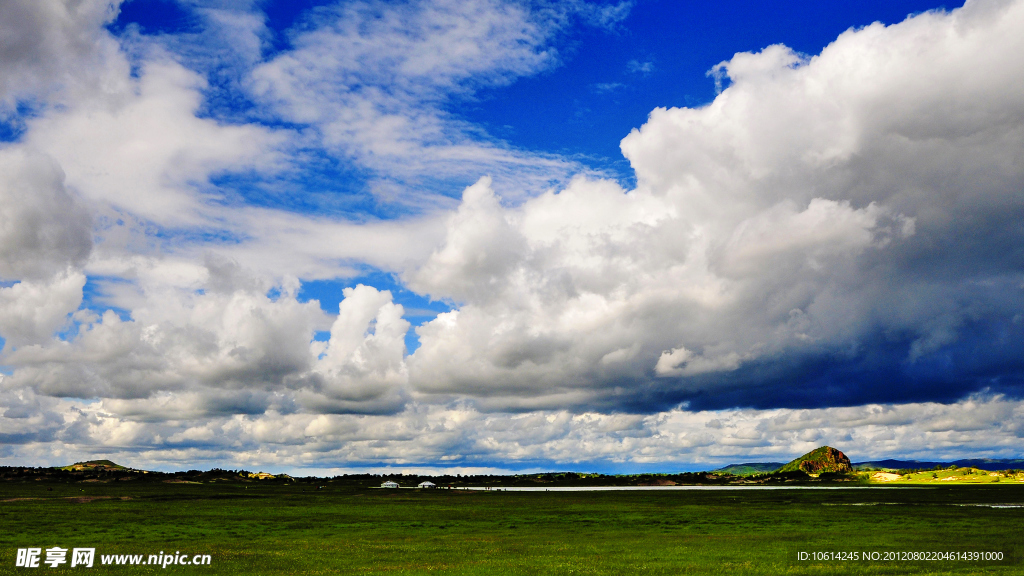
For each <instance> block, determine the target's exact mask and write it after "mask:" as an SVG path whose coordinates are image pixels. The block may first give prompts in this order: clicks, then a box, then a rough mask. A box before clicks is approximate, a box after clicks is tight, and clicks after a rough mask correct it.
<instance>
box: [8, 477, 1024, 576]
mask: <svg viewBox="0 0 1024 576" xmlns="http://www.w3.org/2000/svg"><path fill="white" fill-rule="evenodd" d="M0 490H2V492H0V501H2V502H0V574H33V573H40V574H65V573H70V574H110V573H117V574H152V573H165V574H166V573H178V574H198V573H202V574H259V575H273V574H480V575H501V574H523V575H534V574H566V575H569V574H609V575H631V574H730V575H732V574H837V573H841V574H894V575H895V574H1020V573H1024V563H1020V562H1016V559H1017V558H1021V555H1022V554H1024V544H1022V536H1021V535H1022V534H1024V508H1016V507H1008V508H998V507H996V508H993V507H991V505H1010V506H1015V505H1024V486H1020V485H1015V484H1009V483H1005V484H988V485H972V486H921V487H907V488H900V487H872V488H860V489H843V490H756V489H755V490H701V491H697V490H694V491H689V490H687V491H671V492H668V491H665V492H662V491H636V492H494V491H491V492H483V491H461V490H459V491H456V490H451V491H450V490H434V491H421V490H412V489H401V490H382V489H379V488H370V487H355V486H336V485H331V484H328V485H327V488H325V489H322V490H317V489H315V487H314V486H312V485H309V484H302V483H291V484H289V483H269V482H268V483H260V482H254V483H248V484H242V483H213V484H166V483H143V482H137V483H136V482H124V483H109V484H98V483H97V484H82V483H56V482H52V483H51V482H20V483H19V482H9V483H4V484H0ZM52 546H60V547H62V548H68V549H71V548H74V547H95V548H96V550H97V551H96V554H97V556H96V560H95V565H94V567H93V568H83V567H76V568H69V567H68V565H67V564H65V565H64V566H62V567H60V568H57V569H53V568H50V567H49V566H43V565H41V566H40V567H39V568H35V569H32V568H16V567H15V554H16V550H17V549H18V548H24V547H41V548H44V549H45V548H48V547H52ZM161 551H162V552H169V553H174V552H175V551H181V552H183V553H187V554H189V555H192V554H210V555H211V565H209V566H168V567H167V568H161V567H159V566H146V565H143V566H101V565H100V563H101V561H100V556H101V555H110V554H141V555H144V556H147V555H149V554H158V553H160V552H161ZM799 551H808V552H813V551H824V552H854V551H858V552H861V553H863V552H869V551H875V552H887V551H889V552H891V551H896V552H930V551H955V552H972V551H974V552H986V551H987V552H1002V553H1003V554H1004V555H1005V557H1006V558H1007V559H1008V561H1004V562H1002V563H992V562H964V561H929V562H909V561H888V562H886V561H877V562H863V561H857V562H798V561H796V557H797V556H796V554H797V552H799ZM44 559H45V552H44Z"/></svg>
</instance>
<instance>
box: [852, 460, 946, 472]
mask: <svg viewBox="0 0 1024 576" xmlns="http://www.w3.org/2000/svg"><path fill="white" fill-rule="evenodd" d="M936 466H939V467H941V468H946V467H947V466H949V464H947V463H946V462H926V461H922V460H871V461H870V462H857V463H855V464H854V465H853V469H854V470H869V469H874V470H923V469H925V468H935V467H936Z"/></svg>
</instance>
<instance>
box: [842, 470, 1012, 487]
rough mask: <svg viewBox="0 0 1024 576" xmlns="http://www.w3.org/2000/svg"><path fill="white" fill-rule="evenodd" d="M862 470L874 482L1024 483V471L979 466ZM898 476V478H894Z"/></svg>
mask: <svg viewBox="0 0 1024 576" xmlns="http://www.w3.org/2000/svg"><path fill="white" fill-rule="evenodd" d="M886 474H887V473H885V472H883V473H881V474H879V473H878V472H861V473H860V475H861V476H867V477H868V478H870V479H871V480H870V481H871V483H872V484H878V483H883V484H892V485H899V484H1000V483H1001V484H1024V472H1019V471H1008V470H1003V471H999V472H991V471H989V470H980V469H978V468H944V469H940V470H922V471H894V472H891V473H889V476H888V477H887V476H886ZM892 476H898V478H892Z"/></svg>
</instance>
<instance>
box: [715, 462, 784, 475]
mask: <svg viewBox="0 0 1024 576" xmlns="http://www.w3.org/2000/svg"><path fill="white" fill-rule="evenodd" d="M782 465H783V463H782V462H747V463H745V464H729V465H728V466H724V467H722V468H719V469H718V470H712V471H711V472H712V473H715V474H732V475H733V476H752V475H754V474H764V473H765V472H774V471H776V470H778V469H779V468H780V467H781V466H782Z"/></svg>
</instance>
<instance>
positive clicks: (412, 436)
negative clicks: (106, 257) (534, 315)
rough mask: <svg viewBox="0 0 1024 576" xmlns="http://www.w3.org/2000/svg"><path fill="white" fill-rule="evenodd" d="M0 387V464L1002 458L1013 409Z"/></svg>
mask: <svg viewBox="0 0 1024 576" xmlns="http://www.w3.org/2000/svg"><path fill="white" fill-rule="evenodd" d="M0 394H3V401H4V402H5V405H8V406H10V408H9V409H8V414H6V415H3V414H0V437H2V438H4V440H5V441H6V442H7V446H6V447H5V450H4V452H3V453H0V460H3V461H7V462H16V463H18V464H25V463H26V462H31V463H35V464H66V463H68V462H71V461H73V460H80V459H81V458H82V457H83V456H82V454H97V455H100V454H101V455H104V456H106V457H112V458H113V459H114V460H115V461H117V462H119V463H122V464H127V465H131V466H137V467H142V468H163V469H182V468H183V467H186V466H187V467H210V466H214V465H216V466H221V467H229V468H234V467H245V468H249V469H254V468H259V469H264V470H267V469H270V470H273V471H288V472H293V471H295V472H303V471H305V472H303V473H311V472H310V470H313V471H315V470H324V469H331V468H337V467H342V468H344V469H346V470H347V471H358V470H359V469H360V467H362V466H369V467H371V468H370V469H371V470H375V469H379V468H382V467H399V468H420V467H423V466H424V465H427V467H432V468H436V467H437V464H440V465H442V466H444V467H445V468H446V469H447V468H449V467H453V468H458V469H467V468H479V467H481V466H487V465H488V463H490V462H495V461H498V462H502V463H503V465H504V466H505V467H506V468H505V470H504V471H509V470H517V469H523V468H534V469H538V468H539V469H550V468H551V467H554V466H557V467H560V468H569V469H575V470H580V471H589V470H593V469H595V468H598V469H600V468H605V469H607V467H609V466H616V465H618V466H621V467H625V468H629V467H630V466H636V465H642V464H653V463H661V464H662V465H664V466H672V465H673V463H681V464H684V465H690V466H695V467H698V468H705V469H708V468H714V467H718V466H721V465H724V464H728V463H735V462H750V461H787V460H789V459H792V458H794V457H796V456H799V455H800V454H803V453H804V452H806V451H808V450H811V449H813V448H815V447H817V446H819V445H822V444H828V445H831V446H834V447H837V448H839V449H840V450H843V451H844V452H846V453H847V455H849V456H850V458H851V459H853V460H854V461H858V460H867V459H880V458H886V457H898V458H916V459H921V460H942V459H948V460H952V459H957V458H962V457H965V456H970V457H1015V456H1018V455H1019V454H1018V453H1017V451H1016V450H1017V445H1018V444H1019V442H1020V434H1021V430H1020V426H1019V422H1020V421H1021V417H1022V416H1024V407H1022V405H1021V402H1019V401H1014V400H1009V399H1007V398H1003V397H999V396H979V397H972V398H968V399H965V400H962V401H960V402H957V403H954V404H936V403H912V404H903V405H880V404H871V405H864V406H856V407H847V408H827V409H818V410H791V409H776V410H724V411H703V412H692V411H686V410H678V409H675V410H669V411H666V412H663V413H660V414H655V415H648V416H643V415H632V414H601V413H594V412H583V413H572V412H569V411H562V410H554V411H538V412H529V413H523V414H517V415H508V414H488V413H482V412H479V411H477V410H474V409H472V408H470V407H467V406H465V405H462V404H447V405H419V404H411V405H409V406H408V407H407V408H406V410H404V411H402V412H400V413H398V414H395V415H352V414H347V415H339V414H319V415H317V414H303V413H291V414H281V413H278V412H274V411H271V412H267V413H264V414H252V415H242V414H236V415H213V416H211V415H209V414H208V413H206V412H198V413H194V412H189V411H188V410H185V411H183V410H182V406H183V404H184V403H187V402H188V398H189V396H188V395H175V397H174V399H172V398H171V397H170V396H160V397H157V398H154V399H153V400H152V401H151V402H150V403H151V404H152V406H151V408H150V409H148V410H146V411H144V412H143V413H132V412H131V411H130V410H126V401H120V400H104V401H103V402H100V403H95V404H82V403H80V402H69V401H66V400H57V399H53V398H47V397H40V396H35V395H33V394H31V393H30V392H18V393H11V392H2V393H0ZM157 409H163V410H166V411H167V412H166V418H163V419H156V420H154V419H152V418H151V416H150V415H151V414H152V413H154V412H156V410H157ZM55 439H59V440H60V441H59V442H54V441H53V440H55ZM204 462H205V463H208V464H206V465H205V466H204V464H203V463H204ZM431 463H437V464H434V465H433V466H431Z"/></svg>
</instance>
